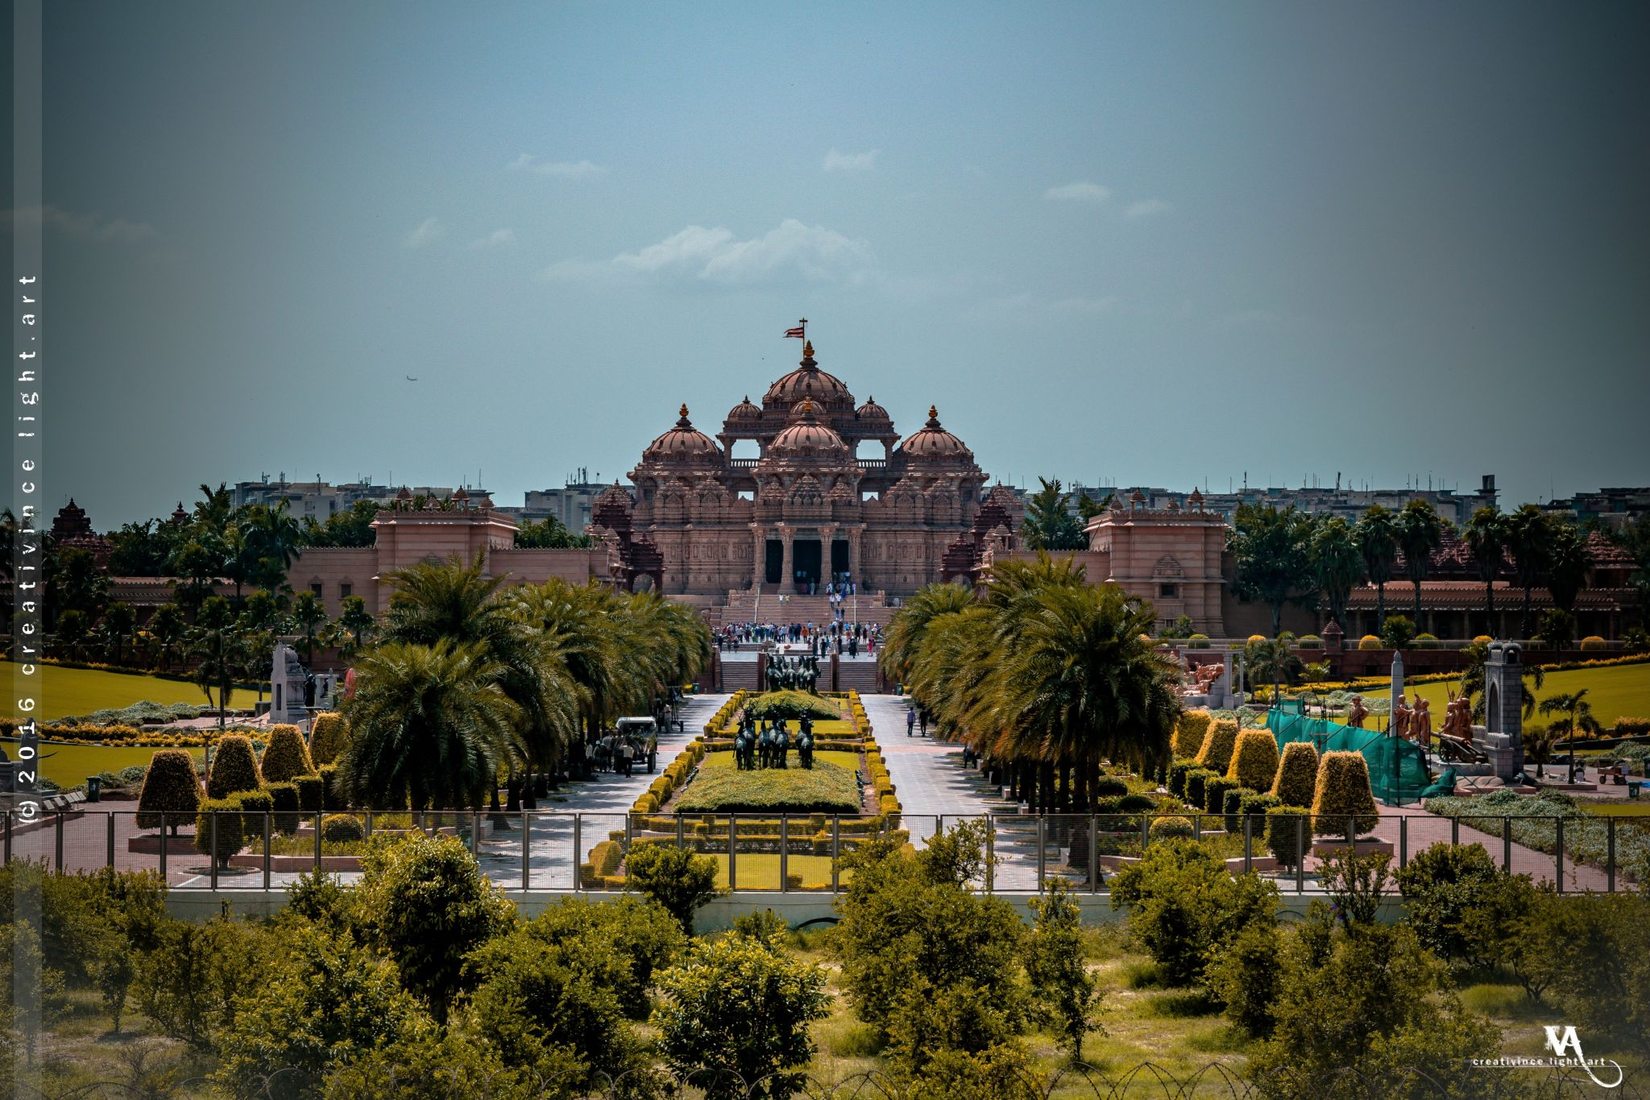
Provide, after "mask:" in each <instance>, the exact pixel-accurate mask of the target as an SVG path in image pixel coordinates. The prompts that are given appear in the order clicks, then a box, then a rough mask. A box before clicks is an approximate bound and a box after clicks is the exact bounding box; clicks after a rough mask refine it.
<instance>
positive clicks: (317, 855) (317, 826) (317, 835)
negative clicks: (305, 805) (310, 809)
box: [315, 810, 322, 871]
mask: <svg viewBox="0 0 1650 1100" xmlns="http://www.w3.org/2000/svg"><path fill="white" fill-rule="evenodd" d="M321 820H322V818H321V811H320V810H316V811H315V869H316V870H317V871H319V870H320V869H321Z"/></svg>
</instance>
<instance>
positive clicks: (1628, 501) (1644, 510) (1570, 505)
mask: <svg viewBox="0 0 1650 1100" xmlns="http://www.w3.org/2000/svg"><path fill="white" fill-rule="evenodd" d="M1544 507H1545V508H1546V509H1547V510H1548V511H1549V512H1554V513H1557V514H1559V515H1564V516H1569V517H1571V518H1573V519H1575V520H1577V521H1578V522H1580V523H1597V524H1598V525H1599V526H1600V527H1607V528H1611V529H1614V530H1619V529H1621V528H1622V527H1623V526H1625V525H1626V524H1627V522H1628V521H1629V520H1634V519H1637V518H1639V517H1640V516H1643V515H1646V514H1650V487H1643V486H1641V487H1639V488H1621V489H1598V490H1595V491H1593V492H1590V493H1577V494H1576V495H1575V496H1573V497H1562V498H1560V499H1558V500H1551V501H1548V502H1547V503H1546V505H1545V506H1544Z"/></svg>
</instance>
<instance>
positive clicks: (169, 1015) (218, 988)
mask: <svg viewBox="0 0 1650 1100" xmlns="http://www.w3.org/2000/svg"><path fill="white" fill-rule="evenodd" d="M279 953H280V952H279V949H278V945H277V941H276V940H275V939H274V937H273V936H272V935H271V934H270V933H269V932H268V931H267V930H265V929H263V928H261V927H259V926H258V925H254V924H249V923H247V922H245V921H238V920H232V919H230V918H227V917H221V918H218V919H215V920H210V921H206V922H204V923H201V924H196V923H194V922H191V921H181V920H167V921H164V922H162V923H161V924H160V925H159V926H158V927H157V929H156V933H155V947H154V949H153V950H152V951H150V952H148V953H147V954H144V955H140V956H139V961H138V966H137V974H136V980H135V982H134V983H133V995H134V998H135V999H136V1001H137V1004H138V1007H139V1008H141V1009H142V1010H143V1014H144V1015H145V1016H147V1017H149V1019H150V1020H152V1021H153V1022H154V1024H155V1026H156V1027H157V1028H159V1030H160V1032H161V1034H163V1035H166V1036H168V1037H170V1038H173V1039H177V1040H179V1041H181V1042H184V1043H187V1044H189V1046H191V1047H193V1048H195V1049H196V1050H199V1051H203V1052H208V1053H210V1052H214V1051H218V1050H220V1049H222V1045H223V1040H224V1037H225V1036H226V1035H227V1034H228V1033H229V1031H230V1030H231V1029H232V1028H233V1027H234V1024H235V1021H236V1019H237V1018H238V1016H239V1014H240V1011H241V1008H242V1007H243V1004H244V999H245V998H246V997H247V995H248V994H251V993H254V992H256V991H257V990H258V989H259V988H260V987H261V983H262V982H264V981H265V980H266V979H267V978H268V976H269V973H270V970H271V968H272V967H273V966H274V965H275V962H276V958H277V956H278V955H279Z"/></svg>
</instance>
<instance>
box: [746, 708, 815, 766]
mask: <svg viewBox="0 0 1650 1100" xmlns="http://www.w3.org/2000/svg"><path fill="white" fill-rule="evenodd" d="M797 726H798V729H797V735H796V757H797V763H799V764H800V765H802V767H804V768H812V767H813V766H814V723H813V719H812V718H809V717H808V716H807V715H803V716H802V719H801V721H800V722H798V723H797ZM790 749H791V733H790V730H789V729H788V728H787V727H786V725H785V723H784V721H783V720H781V719H778V718H770V719H768V720H767V721H766V722H765V723H763V724H761V725H760V726H759V724H758V722H757V721H756V719H754V718H752V717H751V716H750V715H749V714H748V713H741V714H740V716H739V732H738V733H736V734H735V735H734V737H733V761H734V764H735V765H736V766H737V767H738V768H739V770H740V771H755V770H756V769H757V768H783V767H787V766H788V760H787V757H788V755H789V753H790Z"/></svg>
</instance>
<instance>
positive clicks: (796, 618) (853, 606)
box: [705, 590, 898, 630]
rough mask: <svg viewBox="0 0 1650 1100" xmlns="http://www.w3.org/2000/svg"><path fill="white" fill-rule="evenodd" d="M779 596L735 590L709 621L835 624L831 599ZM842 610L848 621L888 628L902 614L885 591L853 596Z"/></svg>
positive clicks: (714, 609)
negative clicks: (891, 603)
mask: <svg viewBox="0 0 1650 1100" xmlns="http://www.w3.org/2000/svg"><path fill="white" fill-rule="evenodd" d="M779 595H780V594H779V593H777V592H773V591H767V590H764V591H763V592H762V595H761V597H760V599H758V597H757V595H756V593H755V592H752V591H749V590H744V591H739V590H735V591H731V592H729V593H728V598H727V602H726V603H724V604H723V605H722V606H720V607H712V608H708V609H707V610H706V611H705V621H706V622H707V623H709V624H710V626H711V628H712V629H715V628H717V627H721V626H724V625H727V624H731V623H748V622H751V621H752V620H753V619H754V620H756V621H759V622H764V623H814V624H815V625H822V624H825V623H829V622H830V621H831V600H830V597H829V596H826V595H824V594H820V595H817V596H801V595H789V594H787V595H786V597H785V600H784V601H783V602H781V601H780V599H779ZM842 609H843V612H844V615H845V616H846V618H847V619H848V621H850V622H851V621H853V620H854V617H855V615H857V616H858V620H859V621H860V622H862V623H867V624H871V623H875V624H876V625H877V626H880V627H882V628H883V629H885V630H886V629H887V627H888V623H889V621H890V620H892V619H893V617H894V615H895V614H896V612H897V611H898V609H897V608H894V607H890V606H888V597H887V594H886V593H884V592H861V593H860V594H859V595H858V596H850V597H848V599H847V600H846V601H845V602H844V603H843V605H842Z"/></svg>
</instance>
